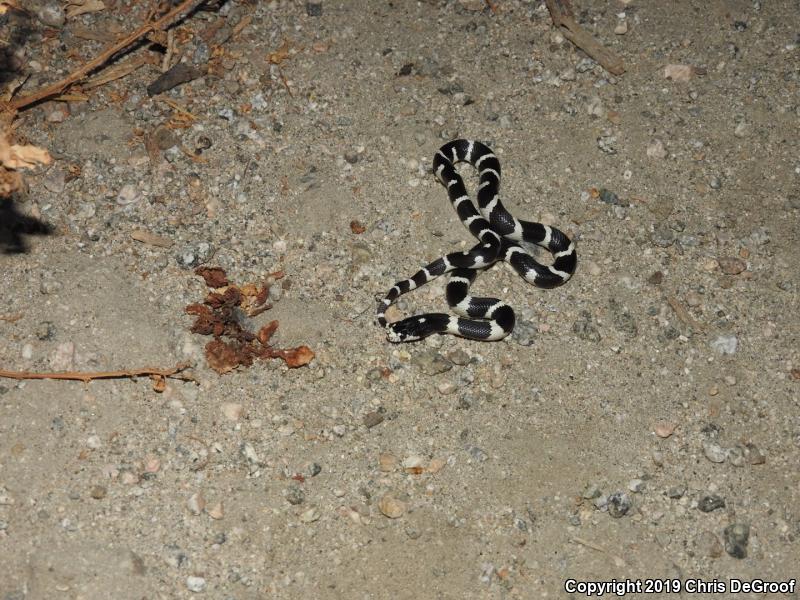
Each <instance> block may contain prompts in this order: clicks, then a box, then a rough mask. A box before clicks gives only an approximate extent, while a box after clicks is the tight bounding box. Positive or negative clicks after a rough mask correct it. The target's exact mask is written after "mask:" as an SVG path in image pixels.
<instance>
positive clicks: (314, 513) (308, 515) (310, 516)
mask: <svg viewBox="0 0 800 600" xmlns="http://www.w3.org/2000/svg"><path fill="white" fill-rule="evenodd" d="M320 516H321V515H320V512H319V510H317V509H316V508H314V507H313V506H312V507H311V508H309V509H308V510H307V511H305V512H303V513H302V514H301V515H300V522H301V523H313V522H314V521H318V520H319V518H320Z"/></svg>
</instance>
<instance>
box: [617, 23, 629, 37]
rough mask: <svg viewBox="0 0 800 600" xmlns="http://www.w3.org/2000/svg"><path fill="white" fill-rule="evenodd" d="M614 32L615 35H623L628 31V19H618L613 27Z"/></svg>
mask: <svg viewBox="0 0 800 600" xmlns="http://www.w3.org/2000/svg"><path fill="white" fill-rule="evenodd" d="M614 33H615V34H617V35H625V34H626V33H628V21H620V22H619V23H617V26H616V27H614Z"/></svg>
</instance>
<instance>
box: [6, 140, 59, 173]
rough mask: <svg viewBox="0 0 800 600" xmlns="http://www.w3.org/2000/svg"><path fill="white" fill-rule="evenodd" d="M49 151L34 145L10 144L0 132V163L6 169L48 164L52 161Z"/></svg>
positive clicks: (29, 167) (28, 167)
mask: <svg viewBox="0 0 800 600" xmlns="http://www.w3.org/2000/svg"><path fill="white" fill-rule="evenodd" d="M52 160H53V159H52V158H50V153H49V152H47V150H45V149H44V148H38V147H36V146H19V145H17V144H13V145H10V144H9V143H8V139H6V136H5V135H4V134H2V133H0V165H2V166H3V167H5V168H7V169H32V168H34V167H35V166H36V165H39V164H42V165H49V164H50V163H51V162H52Z"/></svg>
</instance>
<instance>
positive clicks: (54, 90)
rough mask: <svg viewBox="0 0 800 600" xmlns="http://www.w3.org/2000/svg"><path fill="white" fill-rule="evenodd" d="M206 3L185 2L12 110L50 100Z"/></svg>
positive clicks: (23, 99) (198, 0)
mask: <svg viewBox="0 0 800 600" xmlns="http://www.w3.org/2000/svg"><path fill="white" fill-rule="evenodd" d="M204 2H206V0H184V1H183V2H181V3H180V4H179V5H178V6H176V7H175V8H173V9H172V10H171V11H169V12H168V13H167V14H165V15H164V16H162V17H161V18H159V19H156V20H155V21H152V22H150V23H145V24H144V25H142V26H141V27H139V28H138V29H136V30H135V31H134V32H132V33H130V34H128V35H127V36H125V37H124V38H122V39H121V40H120V41H118V42H116V43H114V44H111V45H110V46H108V47H107V48H106V49H105V50H103V51H102V52H101V53H100V54H99V55H98V56H96V57H95V58H93V59H92V60H90V61H89V62H87V63H85V64H84V65H83V66H82V67H80V68H79V69H77V70H75V71H73V72H72V73H70V74H69V75H67V76H66V77H64V78H63V79H61V80H60V81H57V82H55V83H52V84H50V85H48V86H46V87H44V88H42V89H40V90H39V91H37V92H33V93H32V94H28V95H27V96H23V97H21V98H17V99H16V100H13V101H11V102H10V103H9V106H10V107H11V108H12V109H15V110H19V109H21V108H24V107H26V106H28V105H30V104H33V103H35V102H39V101H40V100H44V99H45V98H49V97H50V96H54V95H57V94H60V93H61V92H63V91H64V90H65V89H66V88H68V87H69V86H71V85H72V84H74V83H76V82H78V81H80V80H82V79H83V78H85V77H86V76H87V75H88V74H89V73H91V72H92V71H94V70H95V69H97V68H98V67H101V66H102V65H104V64H105V63H106V62H107V61H108V60H109V59H111V57H113V56H114V55H115V54H117V53H118V52H120V51H121V50H124V49H125V48H127V47H128V46H130V45H131V44H133V43H134V42H136V41H138V40H140V39H141V38H143V37H145V36H146V35H147V34H149V33H151V32H154V31H160V30H162V29H164V28H166V27H168V26H170V25H171V24H172V23H173V22H174V21H177V20H178V19H180V18H182V17H183V16H185V15H186V14H187V13H189V12H191V11H192V10H195V9H196V8H197V7H198V6H200V5H201V4H203V3H204Z"/></svg>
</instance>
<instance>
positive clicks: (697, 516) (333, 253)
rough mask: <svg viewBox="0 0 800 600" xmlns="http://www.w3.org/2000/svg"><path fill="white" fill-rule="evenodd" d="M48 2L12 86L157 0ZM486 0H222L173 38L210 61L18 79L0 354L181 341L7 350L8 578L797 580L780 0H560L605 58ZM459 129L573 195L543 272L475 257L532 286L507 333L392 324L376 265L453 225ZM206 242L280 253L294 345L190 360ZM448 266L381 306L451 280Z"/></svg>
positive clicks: (396, 259) (559, 203)
mask: <svg viewBox="0 0 800 600" xmlns="http://www.w3.org/2000/svg"><path fill="white" fill-rule="evenodd" d="M35 4H36V6H35V8H36V9H37V10H38V11H39V14H40V17H41V18H39V19H36V18H33V19H31V20H30V22H29V25H30V28H31V30H30V32H29V38H28V41H27V44H26V46H25V52H24V56H23V61H22V62H23V66H22V67H21V68H22V69H23V70H24V71H25V72H27V73H29V74H30V78H29V79H28V81H27V82H26V84H25V87H24V88H23V90H22V91H31V90H34V89H36V88H37V87H39V86H40V85H43V84H44V83H46V82H49V81H52V80H54V79H55V78H57V77H58V76H60V75H63V74H64V73H66V72H67V71H69V70H71V69H74V68H75V67H76V65H78V64H79V58H77V57H80V56H83V57H86V56H91V55H94V54H96V53H97V52H98V51H99V50H100V49H101V48H102V46H103V44H104V42H103V41H102V40H101V41H93V40H87V39H85V38H86V33H85V31H87V30H88V31H93V32H111V33H112V34H113V33H114V32H120V31H130V30H132V29H133V28H135V27H136V26H137V25H138V24H139V23H140V22H141V19H143V18H144V13H145V10H146V6H145V5H146V4H147V3H140V5H137V6H136V7H134V8H131V7H130V6H128V5H127V4H126V3H124V2H119V1H118V2H116V3H114V2H108V1H107V2H106V4H108V5H109V6H110V8H109V7H107V8H106V10H104V11H100V12H95V13H90V14H87V15H84V16H80V17H73V18H70V19H67V21H66V23H65V24H63V25H60V24H59V23H58V15H57V14H56V15H55V17H54V15H53V14H52V13H53V11H52V9H53V8H58V7H60V3H57V2H56V3H55V6H54V5H51V4H49V3H48V2H46V1H44V0H43V1H41V2H37V3H35ZM492 4H493V6H494V8H495V10H494V11H493V10H491V9H488V8H486V4H484V3H483V2H479V1H458V2H455V1H449V2H443V1H432V0H425V1H422V2H407V1H405V0H394V1H393V2H369V1H366V0H364V1H356V0H353V1H329V0H324V1H323V2H322V4H306V3H303V2H246V3H245V2H242V3H236V2H229V3H227V4H225V5H224V7H223V8H222V10H221V12H220V11H211V12H200V13H198V14H196V15H194V16H193V17H191V18H190V19H188V20H187V21H186V22H185V23H184V24H183V25H182V26H181V27H180V28H179V31H178V33H177V34H176V35H175V40H176V51H177V53H178V54H177V55H180V56H182V58H183V60H184V61H185V62H187V64H194V65H197V66H202V67H203V68H204V69H208V64H209V61H211V63H210V64H211V67H212V68H211V72H210V73H209V74H207V75H205V76H203V77H199V78H196V79H194V80H193V81H191V82H188V83H185V84H183V85H181V86H179V87H176V88H174V89H172V90H170V91H168V92H166V93H164V94H162V95H160V96H157V97H154V98H151V97H149V96H148V95H147V93H146V87H147V85H148V84H150V83H151V82H152V81H153V80H155V79H156V78H157V77H158V75H159V69H158V67H157V66H155V65H147V66H144V67H142V68H140V69H139V70H137V71H136V72H135V73H133V74H132V75H129V76H127V77H125V78H123V79H120V80H118V81H115V82H112V83H109V84H105V85H102V86H99V87H96V88H94V89H91V90H85V92H86V95H87V96H88V98H89V99H88V100H87V101H83V102H78V101H75V102H70V103H69V104H65V103H45V104H42V105H40V106H37V107H35V108H32V109H30V110H28V111H26V112H24V113H23V114H21V115H20V117H19V118H18V120H17V124H18V126H19V127H18V132H17V135H18V136H22V137H24V138H25V139H26V140H27V141H28V142H29V143H33V144H37V145H40V146H42V147H46V148H48V149H49V150H50V151H51V152H52V154H53V156H54V158H55V159H56V160H55V161H54V163H53V165H52V166H51V167H49V169H47V170H41V171H39V172H37V173H34V174H32V175H29V176H28V177H27V181H28V190H27V191H26V192H25V193H24V194H20V195H19V196H18V197H17V198H15V200H14V204H13V207H14V210H15V211H18V212H19V213H20V214H21V215H28V216H29V217H32V218H35V219H38V220H39V221H40V222H41V223H44V224H46V225H47V226H49V228H50V231H49V233H46V232H44V231H43V230H42V231H39V232H36V231H34V229H35V228H32V227H30V226H23V225H21V224H20V223H17V224H16V225H14V224H13V223H12V222H11V216H10V212H9V206H10V205H8V204H7V205H6V207H5V209H4V210H5V212H4V213H3V217H2V218H3V219H4V222H3V223H2V237H1V239H2V243H3V250H4V253H3V254H0V273H1V274H2V284H3V285H2V290H3V298H4V302H3V306H2V309H0V316H2V317H3V319H2V320H0V340H2V341H0V368H3V369H13V370H28V371H35V372H46V371H62V370H76V371H101V370H110V369H133V368H140V367H145V366H149V367H158V368H168V367H171V366H174V365H175V364H177V363H179V362H181V361H185V360H191V361H194V363H195V367H194V368H193V369H192V370H191V371H190V374H192V375H193V376H194V378H195V380H194V381H179V380H176V379H169V380H167V385H166V389H164V390H163V391H160V392H158V391H156V390H154V385H153V382H152V381H151V380H150V379H149V378H147V377H140V378H136V379H128V378H123V379H116V380H105V381H93V382H91V383H88V384H83V383H81V382H68V381H17V380H13V379H0V599H2V600H21V599H27V598H30V599H51V598H70V599H79V598H80V599H95V598H98V599H99V598H114V599H126V598H131V599H134V598H135V599H139V598H189V597H203V596H205V597H209V598H221V599H228V598H230V599H233V598H236V599H248V598H273V597H275V598H311V597H314V598H320V599H322V598H348V599H349V598H353V599H356V598H364V599H366V598H376V599H380V598H408V599H412V598H436V599H463V598H544V597H573V598H579V597H585V595H583V594H581V593H579V592H574V593H572V594H570V592H569V591H568V590H566V589H565V581H567V580H569V579H575V580H577V581H610V580H612V579H614V578H616V579H617V580H624V579H626V578H628V579H631V580H639V581H640V582H641V585H642V586H643V587H642V592H641V593H630V594H628V595H627V597H631V598H639V597H646V596H647V597H653V595H646V594H644V590H645V588H644V586H645V585H646V584H647V580H654V579H663V578H669V579H670V580H674V581H673V582H672V583H670V585H671V586H675V585H680V586H681V590H680V592H678V591H675V588H674V587H673V588H671V589H673V591H674V593H666V592H664V591H661V593H660V594H656V597H659V596H660V597H683V598H689V597H697V598H701V597H705V598H723V597H742V598H762V597H765V596H764V594H762V593H758V591H756V592H752V593H742V594H739V595H734V594H732V593H731V590H730V587H729V584H730V579H731V578H740V579H744V580H747V581H749V580H750V579H754V578H760V579H765V580H770V581H776V582H777V581H783V582H788V581H789V580H791V579H792V578H795V577H797V575H798V573H799V572H800V570H799V569H798V567H800V549H799V548H798V537H800V509H799V508H798V506H800V476H799V475H798V462H799V459H800V416H798V415H799V413H798V407H799V402H798V398H799V397H800V370H798V369H800V356H799V355H798V348H800V346H799V345H798V333H799V329H798V318H797V315H798V314H800V306H798V304H799V303H798V285H800V281H798V267H797V265H798V261H799V260H800V252H799V251H798V233H797V232H798V225H797V221H798V211H800V186H799V185H798V179H799V178H800V159H799V158H798V157H799V156H800V152H799V150H800V149H799V148H798V146H799V144H798V140H800V136H798V133H799V132H798V123H799V122H800V119H799V118H800V100H798V98H799V96H798V80H799V79H800V70H799V69H798V65H800V61H799V60H798V59H799V58H800V55H799V54H798V53H799V52H800V49H799V47H798V42H799V41H800V40H798V28H797V24H798V7H797V3H796V2H790V1H771V2H758V1H756V2H753V1H750V0H748V1H746V2H745V1H736V0H729V1H710V2H700V1H681V2H674V3H672V2H663V3H662V2H646V1H640V0H632V1H631V2H624V3H623V2H617V1H614V2H605V1H600V0H592V1H588V0H585V1H579V2H577V1H576V2H575V4H576V5H578V6H579V8H580V15H581V21H582V24H583V26H584V27H585V28H586V29H587V30H588V31H590V32H591V33H592V34H594V35H595V36H597V38H598V39H601V40H602V41H603V42H604V43H605V44H606V45H608V46H609V47H610V48H611V49H613V50H614V51H615V52H616V53H618V54H619V55H620V56H621V57H622V58H623V60H624V61H625V65H626V67H627V71H626V73H625V74H624V75H622V76H619V77H612V76H610V75H609V74H608V73H607V72H606V71H604V70H603V69H602V68H601V67H600V66H598V65H596V64H595V63H593V61H591V60H589V59H587V57H586V55H584V54H583V53H581V52H580V51H577V50H576V49H575V48H574V47H573V46H572V45H571V44H570V43H569V42H568V41H565V40H563V38H561V36H560V35H559V34H557V33H556V32H554V30H553V28H552V26H551V22H550V18H549V15H548V13H547V10H546V9H545V7H544V5H543V3H541V2H538V1H522V0H493V3H492ZM46 9H49V10H51V12H50V13H47V12H46ZM43 10H44V11H45V12H44V13H43V12H42V11H43ZM55 12H56V13H57V11H55ZM54 18H55V21H54V20H53V19H54ZM242 19H251V20H250V21H249V23H248V22H246V21H245V22H243V21H242ZM43 20H44V21H45V22H49V25H44V24H43V22H42V21H43ZM240 23H243V28H240V29H239V30H237V28H236V26H237V24H240ZM11 26H17V27H18V26H19V24H18V23H17V24H16V25H14V24H13V23H11V24H10V23H9V22H8V21H5V25H4V27H5V28H6V29H5V31H6V32H7V31H8V28H9V27H11ZM80 28H82V29H80ZM615 30H616V33H615ZM6 38H7V36H5V37H4V39H6ZM284 44H285V45H284ZM147 52H149V51H148V50H147V49H146V48H140V49H138V50H137V51H136V53H135V55H138V54H142V53H145V54H146V53H147ZM70 53H71V54H70ZM159 56H160V55H159ZM669 65H686V66H689V67H691V68H690V69H685V68H684V69H680V68H678V69H674V68H671V69H670V70H669V71H668V73H669V74H671V75H672V76H671V77H670V78H667V77H665V68H666V67H668V66H669ZM682 79H686V80H682ZM456 137H468V138H474V139H479V140H483V141H485V142H487V143H489V144H490V145H491V146H492V147H493V148H494V150H495V151H496V153H497V154H498V156H499V157H500V159H501V161H502V166H503V183H502V185H503V188H502V189H503V192H504V196H503V198H504V202H505V204H506V206H507V207H508V208H509V209H510V210H511V212H513V213H514V214H515V215H516V216H518V217H519V218H523V219H528V220H543V221H545V222H548V223H551V224H553V225H555V226H557V227H559V228H561V229H563V230H564V231H567V232H568V233H569V234H570V235H571V236H572V237H573V239H575V240H576V243H577V248H578V257H579V267H578V270H577V272H576V274H575V276H574V277H573V279H572V280H571V281H570V282H568V283H567V284H566V285H564V286H562V287H560V288H557V289H554V290H539V289H536V288H533V287H531V286H529V285H527V284H526V283H525V282H524V281H522V280H521V279H520V278H519V277H518V276H517V275H516V274H514V273H513V272H512V271H510V270H509V269H507V268H505V267H503V266H498V267H495V268H494V269H492V270H490V271H489V272H487V273H485V274H483V275H481V277H480V278H479V279H478V282H477V284H476V285H475V290H476V292H477V293H480V294H489V295H496V296H498V297H501V298H502V299H503V300H504V301H506V302H508V303H509V304H511V305H512V306H513V307H515V309H516V311H517V318H518V324H517V328H516V330H515V332H514V334H513V335H512V336H511V337H510V338H508V339H506V340H505V341H502V342H498V343H480V342H473V341H466V340H463V339H458V338H454V337H445V338H442V337H436V338H430V339H428V340H427V341H425V342H422V343H418V344H409V345H402V346H396V345H392V344H390V343H388V342H387V341H386V338H385V332H384V331H383V330H381V329H380V328H379V327H377V326H376V325H375V324H374V322H373V315H374V311H375V306H376V300H375V299H376V297H379V296H381V295H382V294H383V293H385V292H386V290H388V289H389V287H390V286H391V285H392V284H393V283H394V282H395V281H397V280H398V279H402V278H405V277H407V276H409V275H410V274H412V273H413V272H414V271H415V270H416V269H417V268H418V267H419V266H421V265H423V264H425V263H427V262H429V261H431V260H433V259H435V258H437V257H438V256H440V255H442V254H445V253H447V252H452V251H454V250H457V249H459V248H466V247H469V246H471V245H472V243H473V241H472V240H470V239H469V234H468V232H467V231H466V230H465V229H464V227H463V226H462V225H461V224H460V223H459V222H458V219H457V218H456V215H455V213H454V211H453V210H452V208H451V206H450V205H449V203H448V201H447V197H446V193H445V190H444V189H443V188H442V187H441V186H440V185H439V184H438V183H437V182H436V181H435V179H434V177H433V176H432V175H431V174H430V172H429V168H430V163H431V158H432V156H433V154H434V152H435V151H436V149H437V148H438V147H439V146H440V145H441V144H442V143H444V142H445V141H448V140H450V139H453V138H456ZM463 173H464V174H465V177H466V181H467V184H468V186H469V187H470V188H471V189H474V185H475V180H476V179H475V177H474V175H473V174H472V172H471V170H470V169H469V167H466V168H465V169H464V170H463ZM352 221H357V222H358V223H356V224H354V225H353V226H351V222H352ZM359 225H360V226H361V227H359ZM362 227H363V231H362ZM42 229H43V228H42ZM137 231H145V232H147V233H150V234H155V235H158V236H160V237H161V238H163V240H162V241H164V240H165V241H164V244H165V245H164V246H159V245H153V244H152V243H141V242H139V241H136V240H135V239H133V238H132V234H134V232H137ZM359 232H360V233H359ZM201 264H202V265H206V266H220V267H222V268H224V269H225V270H226V271H227V273H228V275H229V277H230V278H231V280H232V281H234V282H236V283H238V284H245V283H248V282H253V283H259V282H262V281H263V280H264V279H265V277H267V275H268V274H269V273H271V272H274V271H276V270H279V269H283V270H284V271H285V273H286V276H285V277H284V278H283V279H282V280H280V281H279V282H278V283H277V284H276V285H275V286H273V288H272V290H271V292H270V302H271V303H272V304H273V305H274V308H273V309H272V310H270V311H267V312H266V313H264V314H262V315H260V316H258V317H254V318H253V319H252V320H251V321H247V324H248V325H250V326H252V327H253V329H257V328H258V327H260V326H262V325H263V324H265V323H266V322H268V321H269V320H271V319H277V320H278V321H279V322H280V328H279V329H278V332H277V333H276V335H275V337H274V341H275V343H276V344H277V345H279V346H281V347H293V346H297V345H299V344H307V345H308V346H309V347H311V348H312V349H313V350H314V352H315V353H316V358H315V360H314V361H313V362H312V363H311V364H310V365H308V366H305V367H301V368H298V369H289V368H287V367H286V366H285V365H284V364H283V363H282V361H280V360H273V361H258V362H256V363H255V364H254V365H253V366H252V367H249V368H239V369H237V370H236V371H234V372H232V373H228V374H226V375H222V376H220V375H217V373H215V372H214V371H213V370H211V369H209V368H208V366H207V365H206V362H205V358H204V356H203V346H204V345H205V343H206V342H207V339H206V338H203V337H202V336H199V335H194V334H192V333H190V332H189V327H190V326H191V323H192V318H191V317H189V316H188V315H186V314H185V313H184V307H185V306H186V305H187V304H189V303H192V302H199V301H202V299H203V298H204V296H205V294H206V292H207V290H206V287H205V285H204V283H203V281H202V280H201V279H200V278H199V277H198V276H196V275H195V274H194V272H193V271H194V268H195V267H196V266H198V265H201ZM443 286H444V282H443V281H437V282H434V283H432V284H430V285H428V286H427V287H426V288H423V289H421V290H418V291H416V292H414V293H412V294H409V295H408V296H406V297H404V298H403V300H402V301H401V302H400V304H399V307H398V308H399V310H400V311H401V312H402V313H403V314H414V313H416V312H420V311H425V310H442V309H444V308H445V307H446V305H445V301H444V294H443V289H444V288H443ZM698 580H699V581H700V582H710V581H713V580H717V582H718V583H717V584H715V585H716V587H714V586H712V585H708V586H706V588H705V593H701V594H694V593H692V589H697V582H698ZM720 583H721V584H725V585H726V586H728V587H727V590H726V591H725V592H724V593H723V591H722V589H721V588H720V587H719V584H720ZM651 585H655V586H658V585H661V584H660V583H659V582H656V583H655V584H653V583H652V582H651ZM693 585H694V586H695V587H694V588H692V586H693ZM787 585H788V584H787ZM652 589H653V590H655V591H659V590H660V588H658V587H653V588H652ZM606 597H612V595H611V594H606ZM775 597H778V596H775ZM780 597H791V598H797V597H798V594H797V592H794V593H789V594H787V595H786V596H780Z"/></svg>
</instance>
